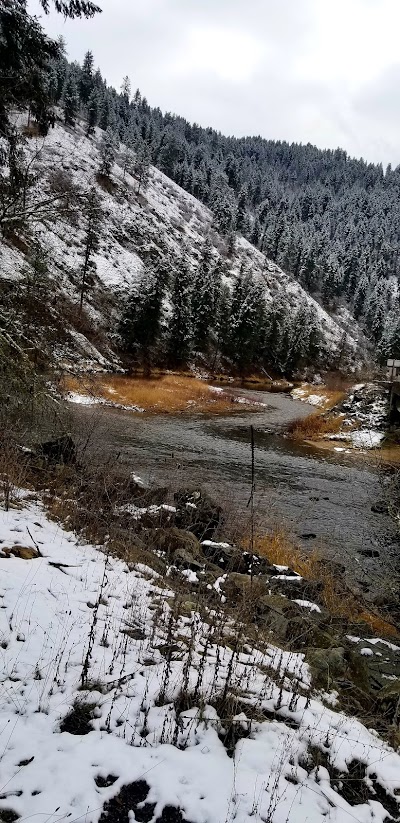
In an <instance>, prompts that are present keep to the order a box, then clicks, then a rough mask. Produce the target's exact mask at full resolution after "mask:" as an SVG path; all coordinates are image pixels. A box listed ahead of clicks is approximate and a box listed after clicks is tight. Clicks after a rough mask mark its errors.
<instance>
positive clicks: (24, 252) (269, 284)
mask: <svg viewBox="0 0 400 823" xmlns="http://www.w3.org/2000/svg"><path fill="white" fill-rule="evenodd" d="M100 137H101V132H97V134H96V135H95V137H94V138H93V139H91V138H90V139H88V138H87V137H86V136H85V133H84V131H83V129H82V128H80V127H79V126H77V127H76V128H75V129H74V130H71V129H68V128H66V127H64V126H61V125H58V126H57V127H56V128H54V129H53V130H52V131H51V132H50V134H49V135H48V137H46V138H45V140H37V139H35V138H31V139H30V141H29V151H30V152H31V154H32V157H34V163H33V165H32V169H34V171H35V174H36V175H37V183H36V194H37V199H38V200H39V199H41V198H43V196H45V197H48V198H49V201H50V207H49V208H48V209H46V213H45V214H44V216H42V217H41V214H43V213H42V212H40V210H38V211H37V213H36V214H35V210H34V209H33V216H32V219H31V221H30V223H31V225H30V228H29V234H28V236H26V237H25V236H24V235H23V236H22V237H20V236H19V237H18V241H17V242H15V240H14V242H7V243H6V242H2V243H1V244H0V272H1V274H0V277H1V279H2V281H3V287H4V288H7V283H10V282H11V283H13V282H16V281H17V280H18V279H21V278H22V277H23V276H26V270H27V265H28V268H29V265H31V262H32V256H33V255H34V254H37V248H38V247H37V244H38V243H39V244H40V255H41V256H42V257H43V260H44V266H45V268H46V277H47V280H46V283H45V287H44V290H43V289H42V293H41V297H40V300H41V302H45V303H47V307H46V312H45V313H44V315H43V317H39V318H37V320H36V322H34V323H33V328H31V329H30V338H29V339H30V341H31V342H32V341H33V343H35V344H36V345H38V347H39V348H40V347H41V346H42V345H43V343H44V342H49V340H50V342H51V345H52V350H53V353H54V354H55V355H56V357H57V359H58V360H59V361H60V362H62V363H65V364H66V365H67V366H68V365H69V366H71V365H73V367H74V368H77V367H79V368H81V369H85V368H90V369H93V368H97V369H104V368H110V367H115V366H117V365H118V358H117V356H116V353H115V352H116V348H117V346H116V342H117V341H116V333H115V330H116V327H117V322H118V319H119V316H120V310H121V300H122V298H123V296H124V295H126V294H127V293H128V292H129V290H130V289H131V288H132V286H133V285H134V284H135V283H137V282H138V281H140V280H141V279H142V278H143V277H145V276H146V269H147V267H148V266H151V265H154V264H157V263H161V265H163V266H164V267H166V269H167V270H168V271H170V272H171V273H176V272H179V261H180V260H181V259H182V255H184V257H185V258H186V260H187V261H188V263H189V265H190V267H192V268H195V266H196V264H197V263H198V261H199V259H200V257H201V252H202V246H203V242H204V238H205V237H206V236H207V235H208V236H209V237H210V239H211V242H212V244H213V247H214V250H215V251H216V252H218V253H220V254H221V257H222V258H223V259H224V262H225V264H226V274H225V275H224V280H225V282H226V283H227V284H228V285H232V284H233V283H234V281H235V278H236V277H237V275H238V273H239V271H240V269H241V267H245V268H248V269H250V270H251V272H252V273H253V275H254V277H255V278H256V279H258V280H259V281H261V282H262V283H263V285H264V287H265V299H266V301H267V302H270V301H273V300H274V299H275V298H276V297H277V296H281V297H283V298H284V300H285V303H286V305H288V306H290V307H292V308H293V310H295V309H296V308H297V307H298V306H299V305H300V303H301V302H302V301H305V302H306V303H307V304H309V305H312V306H313V307H314V309H315V311H316V314H317V325H318V328H319V332H320V335H321V339H322V341H323V343H324V345H325V347H326V349H327V351H328V352H331V353H334V352H337V351H338V350H339V348H340V346H341V345H342V343H343V339H344V337H345V335H346V333H347V334H348V336H347V347H348V349H350V351H351V350H352V351H353V352H354V353H356V352H357V348H358V346H357V342H356V337H357V334H358V331H357V330H356V331H354V321H352V331H351V332H350V331H349V317H348V316H347V313H346V312H345V311H344V310H343V311H342V314H341V316H340V317H338V318H336V319H335V320H333V319H332V318H331V317H330V316H329V315H328V314H327V313H326V312H325V311H324V310H323V309H322V308H321V307H320V306H319V305H318V304H317V303H316V302H315V301H314V300H313V299H312V297H311V296H310V295H308V294H307V293H306V292H305V291H304V290H303V289H302V288H301V286H300V285H299V284H298V283H297V281H296V280H294V279H293V278H292V277H291V276H289V275H287V274H285V273H284V272H283V271H282V270H281V269H280V268H279V267H278V266H277V265H275V264H274V263H272V262H271V261H269V260H267V259H266V258H265V256H264V255H263V254H262V253H260V252H259V251H257V250H256V249H255V248H254V247H253V246H251V244H250V243H248V242H247V241H246V240H244V239H243V238H242V237H238V238H237V241H236V244H235V250H234V251H233V252H232V254H231V255H230V256H227V250H226V246H227V243H226V239H225V238H223V237H222V236H220V235H219V234H218V233H217V232H216V231H215V229H214V227H213V221H212V215H211V212H210V211H209V210H208V209H207V208H206V207H204V206H203V205H202V204H201V203H200V202H199V201H198V200H196V199H195V198H194V197H192V196H191V195H190V194H188V193H186V192H185V191H183V189H181V188H180V187H179V186H177V185H176V184H174V183H173V182H172V181H171V180H170V179H169V178H167V177H166V176H165V175H163V174H162V173H161V172H159V171H158V170H157V169H155V168H152V169H151V170H150V182H149V186H148V188H147V190H146V192H141V193H140V194H137V182H136V181H135V180H134V179H133V178H132V177H131V176H130V175H129V174H126V175H124V171H123V168H122V160H121V159H120V164H118V162H117V163H116V164H115V165H114V167H113V172H112V182H111V183H110V184H109V185H108V186H107V187H106V188H104V187H100V186H99V185H98V184H97V183H96V172H97V170H98V168H99V142H100ZM92 185H95V186H96V188H97V191H98V194H99V196H100V199H101V205H102V210H103V217H104V219H103V222H102V227H101V241H100V247H99V249H98V251H97V253H96V255H95V256H94V261H95V264H96V267H95V272H94V273H93V276H92V284H91V288H90V291H89V293H88V295H87V299H86V301H85V311H84V313H83V314H81V315H80V314H79V312H78V304H79V287H80V280H81V271H82V265H83V260H82V255H83V241H84V223H85V221H84V216H83V213H82V210H83V200H82V196H80V195H82V193H83V192H85V191H86V192H87V191H88V189H89V187H90V186H92ZM35 249H36V251H35ZM32 250H33V251H32ZM27 261H28V263H27ZM29 261H30V262H29ZM34 299H35V298H34ZM166 311H167V314H168V300H167V304H166ZM15 322H18V317H17V316H16V318H15Z"/></svg>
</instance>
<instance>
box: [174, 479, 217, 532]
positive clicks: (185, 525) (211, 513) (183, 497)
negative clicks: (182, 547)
mask: <svg viewBox="0 0 400 823" xmlns="http://www.w3.org/2000/svg"><path fill="white" fill-rule="evenodd" d="M174 500H175V505H176V509H177V511H176V516H175V522H176V525H177V527H178V528H179V529H185V530H188V531H191V532H192V533H193V534H194V535H196V537H198V538H199V540H212V538H213V536H214V534H215V531H216V529H217V526H218V525H219V523H220V521H221V515H222V509H221V507H220V506H218V505H217V504H216V503H214V501H213V500H211V498H210V497H208V495H206V494H204V493H203V492H201V491H199V490H195V491H178V492H176V493H175V494H174Z"/></svg>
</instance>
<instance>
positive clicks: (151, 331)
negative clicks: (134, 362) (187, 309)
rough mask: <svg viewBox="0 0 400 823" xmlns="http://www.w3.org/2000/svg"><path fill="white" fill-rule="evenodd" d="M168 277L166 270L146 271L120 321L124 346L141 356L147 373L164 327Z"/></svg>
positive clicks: (149, 370)
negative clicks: (165, 276)
mask: <svg viewBox="0 0 400 823" xmlns="http://www.w3.org/2000/svg"><path fill="white" fill-rule="evenodd" d="M164 292H165V279H164V276H163V273H162V272H157V271H149V272H146V274H145V275H144V277H143V278H142V281H141V283H140V285H139V287H137V288H136V289H135V291H134V293H133V294H132V296H131V297H130V299H129V301H128V304H127V307H126V310H125V312H124V315H123V318H122V322H121V325H120V334H121V337H122V339H123V343H124V348H125V350H126V351H127V352H129V353H130V354H133V355H135V356H136V357H137V358H139V359H140V360H141V361H142V363H143V367H144V371H145V374H146V375H148V374H149V373H150V372H151V366H152V362H153V358H154V355H155V353H156V348H157V344H158V343H159V341H160V337H161V331H162V315H163V312H162V309H163V299H164Z"/></svg>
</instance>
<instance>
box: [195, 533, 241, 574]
mask: <svg viewBox="0 0 400 823" xmlns="http://www.w3.org/2000/svg"><path fill="white" fill-rule="evenodd" d="M201 548H202V552H203V554H204V556H205V557H206V558H207V560H209V561H210V562H211V563H214V564H215V565H216V566H218V567H219V568H220V569H222V570H223V571H232V572H237V573H238V574H243V575H246V574H248V563H247V562H246V560H245V559H244V557H243V552H242V551H241V550H240V549H238V548H237V547H236V546H230V545H229V543H214V542H213V541H212V540H205V541H204V542H203V543H202V544H201Z"/></svg>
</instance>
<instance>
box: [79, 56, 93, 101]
mask: <svg viewBox="0 0 400 823" xmlns="http://www.w3.org/2000/svg"><path fill="white" fill-rule="evenodd" d="M93 69H94V57H93V53H92V52H91V51H87V52H86V54H85V57H84V59H83V64H82V70H81V74H80V77H79V97H80V99H81V101H82V104H83V105H84V106H87V105H88V103H89V98H90V95H91V94H92V92H93Z"/></svg>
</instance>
